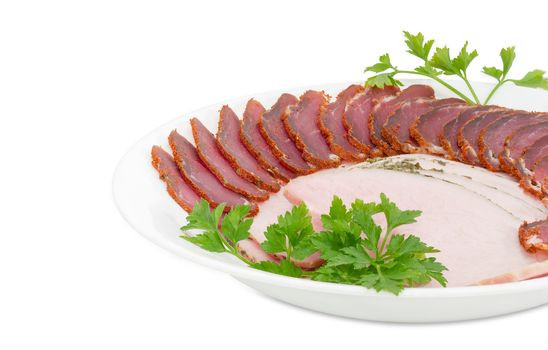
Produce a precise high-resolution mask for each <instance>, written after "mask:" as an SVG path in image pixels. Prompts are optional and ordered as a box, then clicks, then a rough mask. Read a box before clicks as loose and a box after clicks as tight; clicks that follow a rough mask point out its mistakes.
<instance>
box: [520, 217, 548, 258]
mask: <svg viewBox="0 0 548 350" xmlns="http://www.w3.org/2000/svg"><path fill="white" fill-rule="evenodd" d="M519 241H520V243H521V245H522V246H523V248H525V250H527V251H529V252H536V251H537V250H545V251H548V219H546V220H541V221H535V222H532V223H530V224H528V223H527V222H524V223H523V225H521V227H520V228H519Z"/></svg>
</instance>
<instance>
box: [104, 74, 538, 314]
mask: <svg viewBox="0 0 548 350" xmlns="http://www.w3.org/2000/svg"><path fill="white" fill-rule="evenodd" d="M405 82H406V84H411V83H425V82H426V81H424V80H407V81H405ZM426 83H428V84H431V85H432V86H434V88H435V89H436V93H437V96H438V97H448V96H452V95H451V94H450V93H449V92H448V91H447V90H445V89H444V88H443V87H440V86H439V85H436V84H433V82H432V81H427V82H426ZM349 84H350V83H342V84H330V85H322V86H313V87H307V88H296V89H288V90H284V91H272V92H267V93H260V94H256V95H253V96H247V97H242V98H238V99H234V100H232V101H227V103H228V104H229V105H230V106H231V107H232V108H233V109H234V110H235V111H236V112H237V113H239V115H241V113H242V112H243V110H244V108H245V104H246V102H247V100H248V99H249V98H251V97H254V98H256V99H257V100H259V101H261V102H262V103H263V104H264V105H265V106H270V105H272V104H273V103H274V102H275V101H276V99H277V98H278V96H279V95H280V94H281V93H282V92H289V93H294V94H296V95H297V96H298V95H300V94H301V93H302V92H304V91H305V90H306V89H308V88H311V89H318V90H325V91H326V92H327V93H329V94H330V95H331V96H336V94H337V92H339V91H340V90H342V89H344V88H345V87H347V86H348V85H349ZM456 84H458V82H456ZM475 86H477V87H478V91H479V94H480V95H481V96H485V95H486V93H487V92H488V89H490V88H491V87H492V85H491V84H485V83H476V84H475ZM459 88H461V89H463V88H464V86H459ZM493 103H494V104H500V105H504V106H507V107H513V108H520V109H526V110H539V111H548V93H546V92H545V91H541V90H532V89H525V88H518V87H515V86H508V87H505V88H503V89H501V90H500V91H499V93H498V94H497V96H496V98H495V100H493ZM222 104H223V103H217V104H215V105H212V106H209V107H205V108H202V109H200V110H197V111H194V112H192V113H188V114H185V116H184V117H182V118H178V119H176V120H173V121H171V122H169V123H167V124H165V125H163V126H161V127H160V128H158V129H156V130H154V131H153V132H152V133H150V134H149V135H147V136H146V137H144V138H143V139H141V140H140V141H139V142H137V143H136V144H135V145H134V146H133V147H132V148H131V149H130V150H129V151H128V152H127V154H126V155H125V156H124V157H123V158H122V160H121V161H120V164H119V165H118V167H117V169H116V172H115V174H114V179H113V193H114V199H115V202H116V204H117V206H118V209H119V210H120V212H121V213H122V216H123V217H124V218H125V219H126V220H127V221H128V222H129V224H130V225H131V226H132V227H133V228H134V229H135V230H136V231H137V232H139V233H140V234H142V235H143V236H145V237H146V238H148V239H149V240H151V241H152V242H154V243H156V244H157V245H159V246H161V247H164V248H165V249H167V250H169V251H171V252H173V253H175V254H177V255H179V256H182V257H184V258H187V259H189V260H192V261H194V262H197V263H199V264H202V265H205V266H208V267H210V268H213V269H216V270H220V271H224V272H227V273H229V274H231V275H232V276H234V277H235V278H236V279H238V280H239V281H241V282H243V283H245V284H246V285H248V286H250V287H252V288H255V289H257V290H258V291H260V292H262V293H264V294H266V295H268V296H271V297H273V298H275V299H278V300H282V301H285V302H288V303H290V304H294V305H298V306H301V307H304V308H307V309H312V310H316V311H321V312H326V313H330V314H333V315H339V316H345V317H352V318H359V319H366V320H378V321H391V322H443V321H457V320H465V319H474V318H481V317H488V316H495V315H501V314H506V313H510V312H515V311H519V310H524V309H528V308H532V307H535V306H538V305H542V304H545V303H548V277H544V278H539V279H535V280H530V281H524V282H518V283H508V284H500V285H493V286H477V287H459V288H446V289H442V288H432V289H427V288H424V289H421V288H415V289H407V290H405V291H403V292H402V293H401V294H400V295H399V296H394V295H391V294H388V293H377V292H375V291H372V290H368V289H365V288H362V287H359V286H348V285H341V284H333V283H324V282H316V281H309V280H304V279H297V278H290V277H285V276H280V275H275V274H271V273H267V272H262V271H259V270H255V269H251V268H249V267H247V266H245V265H244V264H243V263H241V262H240V261H239V260H237V259H236V258H234V257H232V256H230V255H227V254H215V253H209V252H206V251H204V250H202V249H200V248H198V247H196V246H194V245H192V244H191V243H188V242H186V241H184V240H183V239H181V238H179V235H180V234H181V233H180V231H179V227H181V226H182V225H183V224H184V223H185V217H186V213H185V212H184V211H183V210H182V209H181V208H180V207H179V206H178V205H177V204H176V203H175V202H174V201H173V200H172V199H171V198H170V197H169V195H168V194H167V192H166V190H165V185H164V183H163V182H162V181H160V180H159V179H158V175H157V173H156V171H155V170H154V169H153V168H152V166H151V164H150V149H151V147H152V145H156V144H157V145H161V146H163V147H164V149H169V147H168V145H167V136H168V134H169V132H170V131H171V130H173V129H174V128H177V130H178V131H179V132H180V133H181V134H182V135H184V136H187V137H189V139H192V134H191V132H190V127H189V123H188V119H189V118H190V117H193V116H196V117H199V118H200V120H201V121H202V122H204V124H205V125H206V126H207V127H208V128H210V130H212V131H215V130H216V127H217V118H218V111H219V109H220V108H221V106H222Z"/></svg>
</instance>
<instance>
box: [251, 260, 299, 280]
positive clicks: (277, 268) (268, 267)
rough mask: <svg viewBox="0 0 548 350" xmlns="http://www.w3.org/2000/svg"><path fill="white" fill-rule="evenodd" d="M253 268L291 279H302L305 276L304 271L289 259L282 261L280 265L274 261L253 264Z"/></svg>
mask: <svg viewBox="0 0 548 350" xmlns="http://www.w3.org/2000/svg"><path fill="white" fill-rule="evenodd" d="M251 267H253V268H255V269H257V270H262V271H266V272H272V273H276V274H278V275H284V276H289V277H302V275H303V270H301V268H300V267H298V266H296V265H295V264H293V263H292V262H291V261H289V260H287V259H284V260H282V261H280V263H279V264H277V263H275V262H272V261H261V262H260V263H255V264H252V265H251Z"/></svg>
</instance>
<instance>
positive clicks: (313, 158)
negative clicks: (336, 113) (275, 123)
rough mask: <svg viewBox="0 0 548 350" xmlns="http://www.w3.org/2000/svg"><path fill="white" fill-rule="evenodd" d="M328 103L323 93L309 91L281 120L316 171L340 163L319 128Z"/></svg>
mask: <svg viewBox="0 0 548 350" xmlns="http://www.w3.org/2000/svg"><path fill="white" fill-rule="evenodd" d="M328 103H329V96H328V95H326V94H325V93H324V92H323V91H313V90H309V91H306V92H305V93H304V94H303V95H302V96H301V98H300V100H299V103H298V104H297V105H295V106H292V107H289V111H288V113H286V114H285V115H284V116H283V118H282V120H283V122H284V126H285V130H286V131H287V133H288V134H289V137H290V138H291V139H292V140H293V142H295V145H296V146H297V148H298V149H299V150H300V151H301V152H302V156H303V158H304V159H305V160H306V161H308V162H309V163H311V164H314V165H315V166H316V167H317V168H318V169H323V168H333V167H336V166H337V165H339V164H340V163H341V159H340V158H339V156H337V155H336V154H334V153H333V152H331V149H330V148H329V146H328V145H327V142H326V141H325V139H324V138H323V136H322V133H321V131H320V127H319V121H320V114H321V113H322V112H323V110H324V109H325V107H326V106H327V104H328Z"/></svg>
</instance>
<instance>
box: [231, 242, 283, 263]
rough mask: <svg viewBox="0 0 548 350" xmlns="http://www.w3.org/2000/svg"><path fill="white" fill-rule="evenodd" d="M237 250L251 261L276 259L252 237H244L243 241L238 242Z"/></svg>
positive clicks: (273, 260) (274, 260)
mask: <svg viewBox="0 0 548 350" xmlns="http://www.w3.org/2000/svg"><path fill="white" fill-rule="evenodd" d="M238 252H239V253H240V254H241V255H242V256H243V257H244V258H246V259H248V260H249V261H251V262H254V263H258V262H261V261H272V262H276V261H278V259H276V258H275V257H274V256H272V255H270V254H268V253H266V252H265V251H264V250H263V249H262V248H261V246H260V245H259V243H257V242H256V241H254V240H252V239H245V240H243V241H240V242H238Z"/></svg>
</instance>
